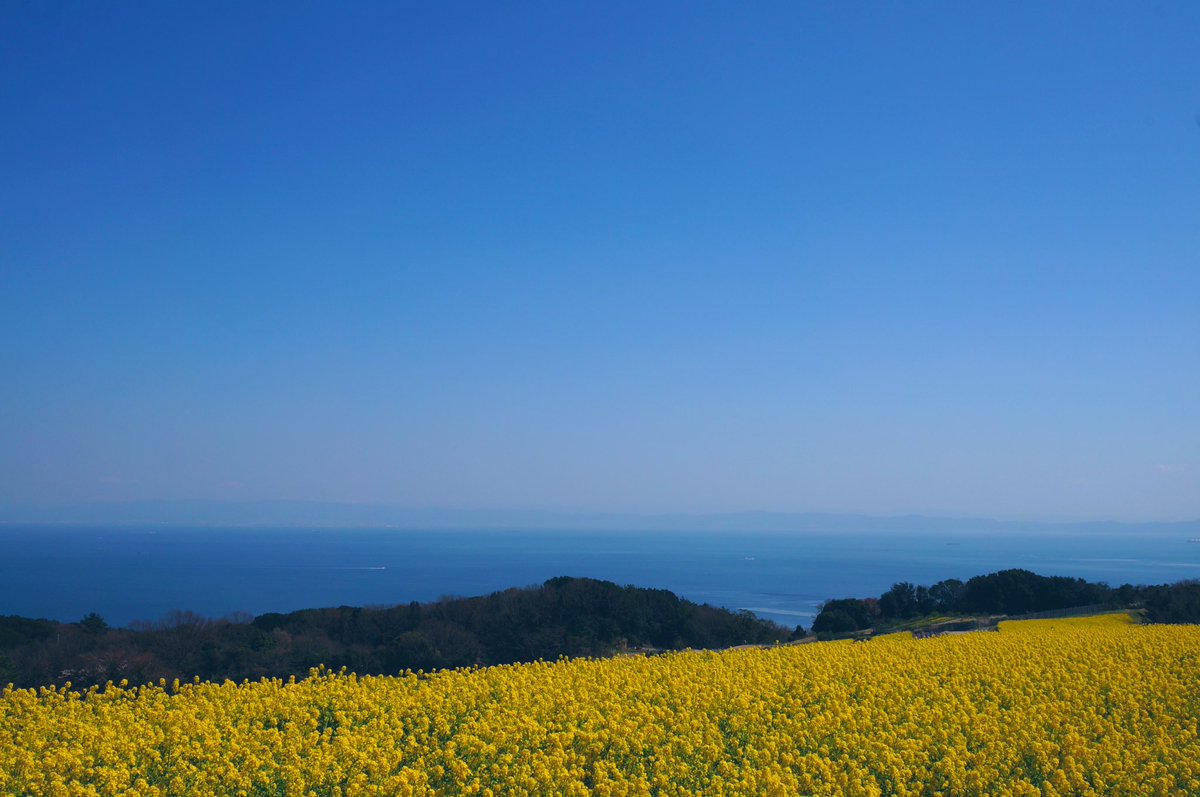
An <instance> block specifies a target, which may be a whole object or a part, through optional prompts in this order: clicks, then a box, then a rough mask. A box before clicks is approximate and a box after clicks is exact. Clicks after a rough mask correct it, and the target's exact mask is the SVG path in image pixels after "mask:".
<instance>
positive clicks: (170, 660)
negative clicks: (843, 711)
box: [0, 570, 1200, 687]
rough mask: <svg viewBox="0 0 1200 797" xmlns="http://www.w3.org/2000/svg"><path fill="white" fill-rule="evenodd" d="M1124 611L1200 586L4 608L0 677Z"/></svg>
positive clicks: (1199, 592)
mask: <svg viewBox="0 0 1200 797" xmlns="http://www.w3.org/2000/svg"><path fill="white" fill-rule="evenodd" d="M1114 609H1126V610H1131V611H1133V612H1135V613H1136V614H1137V615H1140V616H1141V617H1142V619H1144V620H1145V621H1147V622H1153V623H1197V622H1200V582H1194V581H1190V582H1180V583H1177V584H1173V585H1160V586H1132V585H1128V584H1126V585H1123V586H1120V587H1116V588H1113V587H1109V586H1107V585H1105V584H1098V583H1091V582H1088V581H1085V580H1083V579H1077V578H1067V577H1062V576H1040V575H1037V574H1035V573H1032V572H1030V571H1027V570H1004V571H1000V572H996V573H991V574H988V575H981V576H976V577H974V578H971V579H969V580H967V581H965V582H964V581H960V580H958V579H947V580H944V581H940V582H938V583H936V584H933V585H930V586H922V585H914V584H910V583H906V582H901V583H897V584H894V585H893V586H892V588H891V589H889V590H888V591H887V592H886V593H884V594H883V595H880V596H879V597H877V598H840V599H834V600H829V601H826V602H825V604H824V605H823V607H822V610H821V612H820V614H818V615H817V617H816V619H815V620H814V622H813V625H812V629H811V632H812V633H808V632H807V631H806V629H804V628H803V627H801V626H796V627H795V628H785V627H783V626H780V625H778V624H776V623H772V622H768V621H766V620H762V619H760V618H758V617H756V616H754V614H752V613H751V612H749V611H745V610H742V611H736V612H735V611H730V610H728V609H723V608H717V607H714V606H710V605H708V604H696V603H694V602H692V601H688V600H685V599H682V598H679V597H678V596H676V595H675V594H674V593H672V592H669V591H667V590H662V589H645V588H640V587H634V586H624V587H622V586H618V585H617V584H614V583H612V582H608V581H600V580H596V579H590V578H571V577H565V576H564V577H558V578H553V579H550V580H548V581H546V582H545V583H544V584H541V585H540V586H535V587H526V588H520V589H518V588H513V589H508V590H503V591H500V592H495V593H493V594H490V595H486V596H482V597H475V598H443V599H442V600H439V601H436V602H432V603H425V604H421V603H417V602H412V603H408V604H404V605H398V606H391V607H351V606H340V607H337V608H325V609H306V610H301V611H295V612H290V613H287V614H282V613H268V614H262V615H259V616H257V617H251V616H249V615H233V616H229V617H223V618H220V619H209V618H205V617H202V616H200V615H198V614H195V613H193V612H190V611H182V610H181V611H174V612H171V613H170V614H169V615H168V616H166V617H165V618H162V619H161V620H159V621H156V622H147V621H141V622H137V623H134V624H132V626H131V627H129V628H110V627H109V626H108V624H107V623H106V622H105V620H104V619H103V617H101V616H100V615H98V614H89V615H88V616H86V617H84V618H82V619H81V620H80V621H78V622H75V623H60V622H55V621H51V620H38V619H29V618H23V617H15V616H2V617H0V684H3V683H10V682H11V683H13V684H15V685H16V686H18V687H21V686H24V687H33V686H40V685H48V684H55V685H60V686H61V685H63V684H65V683H67V682H70V683H71V684H72V685H74V686H76V687H79V686H86V685H91V684H103V683H104V682H106V681H110V680H111V681H119V680H121V679H127V680H128V681H130V682H133V683H146V682H154V681H158V680H159V679H166V680H168V681H171V680H174V679H186V680H190V679H192V678H193V677H199V678H201V679H202V680H212V681H220V680H224V679H230V680H234V681H240V680H242V679H252V680H253V679H258V678H264V677H281V678H286V677H288V676H291V675H295V676H303V675H305V674H307V673H308V671H309V670H310V669H311V668H313V667H316V666H318V665H324V666H326V667H328V668H331V669H334V670H336V669H339V668H342V667H345V668H346V669H347V670H350V671H353V672H358V673H360V674H366V673H377V674H378V673H396V672H400V671H402V670H406V669H407V670H413V671H417V670H425V671H430V670H436V669H447V668H455V667H467V666H483V665H494V664H504V663H516V662H528V661H534V660H537V659H546V660H550V659H555V658H558V657H561V656H567V657H578V656H611V655H616V654H622V653H631V652H632V653H656V652H662V651H670V650H680V649H685V648H707V649H717V648H728V647H734V646H739V645H763V644H774V643H788V642H793V643H794V642H798V641H805V640H812V639H819V640H832V639H844V638H865V637H869V636H871V635H873V634H876V633H883V632H889V631H895V630H912V631H914V633H939V632H941V631H945V630H969V629H976V628H983V627H989V626H990V627H994V626H995V622H996V619H997V618H999V617H1022V616H1030V615H1033V614H1036V613H1054V612H1059V613H1064V614H1071V613H1087V612H1089V611H1112V610H1114Z"/></svg>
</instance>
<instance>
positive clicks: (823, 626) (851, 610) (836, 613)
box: [812, 570, 1200, 635]
mask: <svg viewBox="0 0 1200 797" xmlns="http://www.w3.org/2000/svg"><path fill="white" fill-rule="evenodd" d="M1084 606H1111V607H1113V608H1127V607H1134V608H1139V609H1141V610H1142V612H1143V614H1144V617H1145V619H1146V621H1147V622H1151V623H1200V582H1195V581H1182V582H1179V583H1178V584H1171V585H1161V586H1149V587H1147V586H1133V585H1130V584H1125V585H1123V586H1120V587H1110V586H1108V585H1107V584H1097V583H1093V582H1089V581H1084V580H1083V579H1081V578H1067V577H1065V576H1039V575H1038V574H1036V573H1032V572H1030V571H1028V570H1001V571H999V572H997V573H989V574H988V575H985V576H975V577H974V578H972V579H970V580H969V581H966V582H963V581H959V580H958V579H948V580H946V581H939V582H938V583H936V584H934V585H932V586H928V587H926V586H916V585H914V584H910V583H908V582H901V583H898V584H893V585H892V588H891V589H889V590H888V591H887V592H885V593H884V594H882V595H880V596H879V597H878V598H841V599H838V600H832V601H827V602H826V603H825V604H824V606H823V607H822V609H821V613H820V614H819V615H817V618H816V619H815V620H814V621H813V627H812V630H813V631H814V632H816V633H817V634H820V635H831V634H844V633H850V632H854V631H862V630H866V629H869V628H876V629H878V628H880V627H887V626H895V625H897V624H900V623H902V622H904V621H907V620H912V619H914V618H918V617H925V616H929V615H1007V616H1020V615H1024V614H1034V613H1038V612H1052V611H1057V610H1063V609H1074V608H1079V607H1084Z"/></svg>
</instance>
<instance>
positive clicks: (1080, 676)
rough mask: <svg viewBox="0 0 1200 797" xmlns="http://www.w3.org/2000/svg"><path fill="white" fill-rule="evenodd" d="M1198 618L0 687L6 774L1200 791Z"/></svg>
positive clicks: (354, 788)
mask: <svg viewBox="0 0 1200 797" xmlns="http://www.w3.org/2000/svg"><path fill="white" fill-rule="evenodd" d="M1198 721H1200V630H1198V629H1197V628H1196V627H1191V626H1137V625H1132V624H1130V623H1129V622H1128V618H1127V617H1124V616H1122V615H1113V616H1107V617H1101V618H1091V619H1086V620H1053V621H1031V622H1020V623H1015V622H1014V623H1006V624H1003V625H1002V626H1001V629H1000V633H986V632H980V633H968V634H962V635H947V636H942V637H938V638H933V639H920V640H918V639H913V638H911V637H909V636H900V635H896V636H891V637H880V638H877V639H874V640H872V641H870V642H868V643H867V644H854V643H850V642H844V643H843V642H834V643H819V644H803V645H793V646H782V647H776V648H769V649H757V650H731V651H725V652H720V653H713V652H686V653H680V654H672V655H665V656H657V657H650V658H647V657H627V658H616V659H607V660H592V659H576V660H569V661H568V660H562V661H558V662H538V663H534V664H524V665H512V666H502V667H490V668H487V669H476V670H456V671H444V672H437V673H431V674H426V673H404V674H402V675H400V676H397V677H358V676H355V675H354V674H348V673H331V672H327V671H324V670H317V671H314V672H313V673H312V675H311V676H310V677H309V678H306V679H303V680H300V681H291V680H289V681H286V682H284V681H280V680H267V681H261V682H256V683H241V684H235V683H231V682H226V683H223V684H216V683H189V684H182V685H181V684H178V683H176V684H159V685H148V686H134V687H130V686H128V685H125V684H120V685H108V686H106V687H104V688H100V689H91V690H88V691H86V692H77V691H71V690H70V689H59V690H56V689H50V688H44V689H40V690H16V689H12V688H11V687H10V688H8V689H6V690H4V692H3V694H2V695H0V793H3V794H21V795H30V797H34V796H37V797H41V796H42V795H45V796H46V797H50V796H52V795H53V796H54V797H58V796H59V795H63V796H64V797H73V796H74V795H115V794H131V795H159V796H162V797H165V796H166V795H201V797H204V796H206V795H242V796H243V797H250V796H251V795H272V797H280V796H282V795H297V796H304V795H319V796H321V797H326V796H328V797H334V796H335V795H336V796H338V797H357V796H359V795H387V796H388V797H391V795H493V797H494V796H495V795H507V794H537V795H587V794H596V795H693V794H714V795H719V794H727V795H748V794H764V795H873V796H875V795H899V796H901V797H903V796H904V795H931V796H932V795H1019V796H1020V797H1032V796H1033V795H1042V796H1043V797H1049V796H1050V795H1068V794H1069V795H1097V796H1098V795H1180V794H1200V737H1198V727H1197V723H1198Z"/></svg>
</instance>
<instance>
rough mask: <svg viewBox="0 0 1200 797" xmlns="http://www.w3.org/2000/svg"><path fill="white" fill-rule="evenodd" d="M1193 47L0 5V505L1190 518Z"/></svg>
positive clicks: (920, 33) (845, 26)
mask: <svg viewBox="0 0 1200 797" xmlns="http://www.w3.org/2000/svg"><path fill="white" fill-rule="evenodd" d="M1198 41H1200V4H1197V3H1194V2H1178V3H1175V2H1163V3H1156V4H1146V3H1125V4H1114V3H1095V2H1086V3H1009V2H1005V3H960V2H946V3H918V4H897V3H791V2H788V3H779V4H769V3H748V4H747V3H728V4H693V3H679V4H660V3H647V2H636V3H628V4H613V3H590V4H577V3H557V2H546V3H537V4H516V5H510V4H501V3H496V4H483V5H475V4H453V3H451V4H440V3H433V4H429V3H424V4H399V3H397V4H371V3H354V4H343V3H333V2H330V3H316V4H313V3H303V2H301V3H295V2H286V3H284V2H278V3H242V2H230V3H223V2H207V1H206V2H192V3H158V2H144V3H129V2H113V3H84V2H78V3H75V2H45V3H41V2H38V3H34V2H28V3H26V2H8V3H4V4H2V5H0V119H2V120H3V122H2V123H0V374H2V380H3V389H2V390H0V502H7V503H22V502H64V501H92V500H114V501H122V500H143V499H174V498H189V499H190V498H205V499H208V498H211V499H308V500H317V501H326V500H328V501H349V502H372V503H376V502H377V503H389V504H399V505H404V506H413V507H422V506H439V507H462V508H490V507H495V508H518V507H519V508H549V509H559V510H611V511H635V512H666V511H684V512H708V511H726V510H748V509H764V510H781V511H791V510H799V511H804V510H818V511H855V512H866V513H893V512H926V513H937V514H972V515H984V516H993V517H1020V518H1063V519H1065V518H1113V519H1179V518H1194V517H1197V516H1200V46H1198V45H1197V42H1198Z"/></svg>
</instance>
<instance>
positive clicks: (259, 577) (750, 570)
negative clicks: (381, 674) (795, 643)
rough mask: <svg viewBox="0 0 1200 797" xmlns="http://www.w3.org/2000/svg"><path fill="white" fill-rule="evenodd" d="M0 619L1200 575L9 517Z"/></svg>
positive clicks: (806, 538) (926, 548)
mask: <svg viewBox="0 0 1200 797" xmlns="http://www.w3.org/2000/svg"><path fill="white" fill-rule="evenodd" d="M0 552H2V555H0V614H11V615H21V616H25V617H45V618H50V619H54V620H62V621H75V620H78V619H80V618H81V617H83V616H84V615H86V614H87V613H89V612H98V613H99V614H101V615H102V616H103V617H104V618H105V619H106V620H107V621H108V622H109V623H110V624H111V625H114V626H124V625H127V624H129V623H130V622H132V621H134V620H157V619H160V618H161V617H163V616H164V615H165V614H166V613H167V612H169V611H171V610H173V609H186V610H190V611H194V612H197V613H199V614H202V615H204V616H208V617H220V616H224V615H228V614H231V613H234V612H247V613H250V614H262V613H264V612H288V611H292V610H295V609H303V608H314V607H323V606H340V605H351V606H385V605H394V604H398V603H408V602H409V601H414V600H415V601H422V602H424V601H432V600H436V599H437V598H439V597H442V596H447V595H455V596H470V595H483V594H487V593H490V592H494V591H496V590H501V589H506V588H508V587H514V586H517V587H519V586H528V585H532V584H539V583H541V582H543V581H545V580H546V579H548V578H552V577H554V576H560V575H567V576H589V577H592V578H600V579H607V580H610V581H615V582H617V583H619V584H633V585H636V586H639V587H655V588H663V589H669V590H671V591H673V592H675V593H677V594H678V595H681V596H683V597H685V598H689V599H691V600H693V601H696V602H699V603H711V604H714V605H717V606H724V607H727V608H730V609H747V610H749V611H751V612H754V613H755V614H757V615H759V616H761V617H764V618H766V619H769V620H773V621H776V622H778V623H781V624H783V625H786V626H788V627H791V626H795V625H796V624H803V625H804V626H805V627H807V626H809V625H810V624H811V622H812V618H813V617H814V616H815V614H816V611H817V609H818V607H819V605H820V603H821V602H822V601H824V600H827V599H830V598H838V597H866V596H876V595H879V594H880V593H882V592H883V591H885V590H887V589H888V587H890V586H891V584H893V583H894V582H897V581H911V582H914V583H917V584H932V583H934V582H936V581H940V580H942V579H946V578H959V579H963V580H966V579H967V578H969V577H971V576H974V575H979V574H982V573H989V572H992V571H995V570H1000V569H1004V568H1010V567H1022V568H1027V569H1029V570H1033V571H1034V572H1037V573H1041V574H1043V575H1066V576H1075V577H1081V578H1085V579H1088V580H1090V581H1104V582H1107V583H1109V584H1112V585H1114V586H1116V585H1119V584H1122V583H1132V584H1161V583H1172V582H1175V581H1180V580H1182V579H1195V578H1200V544H1195V543H1189V541H1188V539H1187V537H1186V536H1184V534H1182V533H1180V532H1179V530H1178V529H1175V530H1170V529H1167V530H1164V529H1163V528H1161V527H1150V528H1148V529H1144V530H1143V529H1137V528H1133V529H1131V530H1127V531H1122V532H1094V531H1081V530H1071V529H1069V527H1068V530H1064V531H1061V532H1058V531H1045V530H1041V531H1039V532H1038V533H1036V534H1034V533H1003V534H1000V533H997V534H978V533H975V534H949V533H945V532H938V533H928V534H921V533H911V532H904V533H899V532H895V533H877V532H876V533H846V532H839V533H819V532H807V533H796V534H787V533H779V532H772V533H765V532H758V533H730V532H711V531H710V532H664V531H656V532H645V533H636V532H629V531H607V532H599V531H597V532H579V531H559V532H555V531H445V530H437V531H416V530H396V529H378V530H371V529H353V530H335V529H327V528H322V529H303V528H295V529H262V528H255V529H227V528H221V529H213V528H179V527H163V528H149V527H134V528H130V527H81V526H65V527H55V526H20V525H6V526H0Z"/></svg>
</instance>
